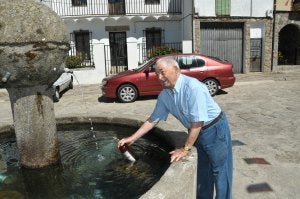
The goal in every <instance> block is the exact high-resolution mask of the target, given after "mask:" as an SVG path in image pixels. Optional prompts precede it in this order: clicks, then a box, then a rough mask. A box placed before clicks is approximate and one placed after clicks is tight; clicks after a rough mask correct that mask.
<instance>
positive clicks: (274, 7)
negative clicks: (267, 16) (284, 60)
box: [271, 0, 278, 72]
mask: <svg viewBox="0 0 300 199" xmlns="http://www.w3.org/2000/svg"><path fill="white" fill-rule="evenodd" d="M276 3H277V0H274V4H273V31H272V54H271V72H273V69H274V60H273V59H274V39H275V21H276ZM277 53H278V52H277ZM277 63H278V57H277Z"/></svg>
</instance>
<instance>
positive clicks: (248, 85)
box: [0, 70, 300, 199]
mask: <svg viewBox="0 0 300 199" xmlns="http://www.w3.org/2000/svg"><path fill="white" fill-rule="evenodd" d="M236 77H237V82H236V84H235V85H234V86H233V87H232V88H228V89H225V90H223V91H222V92H221V93H220V94H219V95H217V96H215V97H214V98H215V100H216V101H217V102H218V103H219V105H220V106H221V107H222V109H223V110H224V111H225V112H226V114H227V116H228V119H229V122H230V127H231V130H232V140H233V145H234V146H233V155H234V183H233V184H234V188H233V198H234V199H252V198H253V199H254V198H255V199H256V198H264V199H274V198H279V199H281V198H288V199H289V198H291V199H294V198H300V191H299V187H300V172H299V171H300V153H299V151H300V145H299V143H300V128H299V125H300V70H299V71H298V70H297V71H289V72H284V73H251V74H246V75H245V74H239V75H236ZM100 96H101V91H100V87H99V85H75V87H74V89H73V90H69V91H68V92H66V93H65V94H64V95H63V97H62V98H61V100H60V102H58V103H55V114H56V117H57V118H63V117H70V116H76V117H83V118H89V117H97V116H107V117H127V118H131V119H136V120H139V121H141V122H142V121H144V120H146V119H147V118H148V116H149V114H150V113H151V112H152V109H153V108H154V105H155V102H156V97H155V96H154V97H144V98H142V99H139V100H137V101H136V102H134V103H128V104H123V103H118V102H114V101H112V100H103V99H102V98H100V99H99V97H100ZM0 110H1V111H0V126H1V125H8V124H12V114H11V109H10V103H9V99H8V96H7V92H6V90H4V89H0ZM159 125H163V126H164V125H166V126H168V128H170V130H176V131H185V129H184V128H183V126H182V125H181V124H180V123H179V122H178V121H177V120H176V119H175V118H174V117H172V116H169V118H168V120H167V121H166V122H161V123H160V124H159Z"/></svg>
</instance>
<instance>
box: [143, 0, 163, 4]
mask: <svg viewBox="0 0 300 199" xmlns="http://www.w3.org/2000/svg"><path fill="white" fill-rule="evenodd" d="M145 4H146V5H147V4H160V0H145Z"/></svg>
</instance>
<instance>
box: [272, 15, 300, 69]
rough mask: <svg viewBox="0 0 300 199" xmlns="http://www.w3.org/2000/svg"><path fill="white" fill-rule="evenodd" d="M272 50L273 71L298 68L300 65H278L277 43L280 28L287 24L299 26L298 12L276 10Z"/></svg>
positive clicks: (299, 16) (299, 17)
mask: <svg viewBox="0 0 300 199" xmlns="http://www.w3.org/2000/svg"><path fill="white" fill-rule="evenodd" d="M274 20H275V21H274V39H273V40H274V41H273V42H274V50H273V68H272V71H273V72H278V71H285V70H293V69H300V65H278V43H279V32H280V30H281V29H282V28H283V27H285V26H286V25H289V24H294V25H295V26H297V27H298V28H300V12H277V13H275V15H274Z"/></svg>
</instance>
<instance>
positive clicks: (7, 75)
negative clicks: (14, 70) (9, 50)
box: [1, 72, 11, 83]
mask: <svg viewBox="0 0 300 199" xmlns="http://www.w3.org/2000/svg"><path fill="white" fill-rule="evenodd" d="M10 76H11V74H10V72H6V73H5V75H4V76H3V77H2V79H1V81H2V82H3V83H6V82H7V81H8V79H9V78H10Z"/></svg>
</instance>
